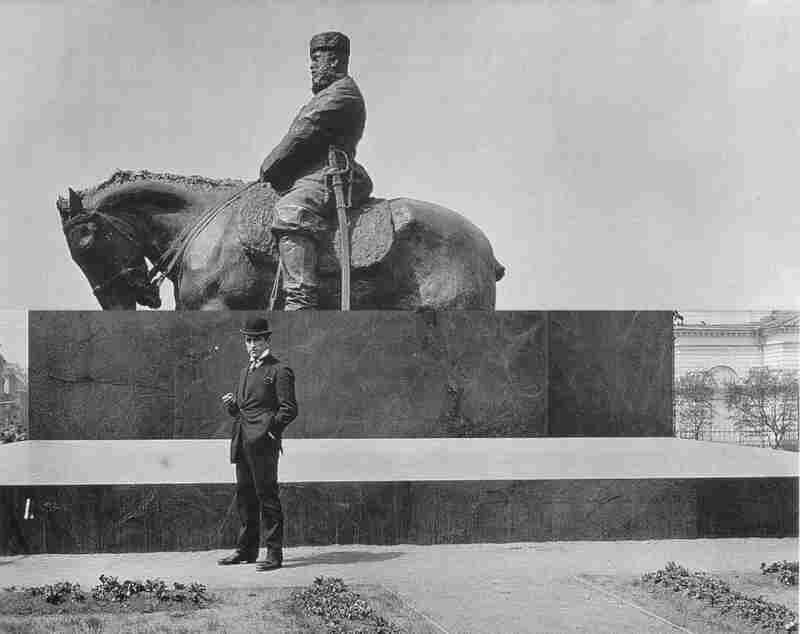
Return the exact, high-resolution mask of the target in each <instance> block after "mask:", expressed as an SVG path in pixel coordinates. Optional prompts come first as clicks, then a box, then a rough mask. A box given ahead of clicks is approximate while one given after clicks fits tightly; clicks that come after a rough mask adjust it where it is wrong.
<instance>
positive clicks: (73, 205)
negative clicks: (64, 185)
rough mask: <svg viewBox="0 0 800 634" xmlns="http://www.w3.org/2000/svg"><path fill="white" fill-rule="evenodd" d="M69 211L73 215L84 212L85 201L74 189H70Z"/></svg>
mask: <svg viewBox="0 0 800 634" xmlns="http://www.w3.org/2000/svg"><path fill="white" fill-rule="evenodd" d="M69 211H70V213H71V214H73V215H74V214H77V213H80V212H82V211H83V199H82V198H81V195H80V194H79V193H78V192H76V191H75V190H74V189H72V187H70V188H69Z"/></svg>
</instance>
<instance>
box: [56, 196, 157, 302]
mask: <svg viewBox="0 0 800 634" xmlns="http://www.w3.org/2000/svg"><path fill="white" fill-rule="evenodd" d="M57 207H58V211H59V214H60V216H61V223H62V228H63V230H64V235H65V237H66V238H67V244H68V246H69V250H70V254H71V255H72V259H73V260H75V263H76V264H77V265H78V266H79V267H80V268H81V270H82V271H83V273H84V275H85V276H86V278H87V280H88V281H89V283H90V284H91V286H92V290H93V291H94V294H95V296H96V297H97V300H98V301H99V302H100V305H101V307H102V308H104V309H106V310H131V309H134V308H136V304H137V302H138V303H140V304H142V305H144V306H150V307H152V308H157V307H158V306H159V305H160V303H161V299H160V297H159V294H158V289H157V288H156V287H154V285H153V284H151V283H150V281H149V279H148V274H147V264H146V262H145V259H144V250H143V244H142V241H141V240H140V239H139V237H138V236H137V232H136V229H135V228H134V227H133V226H132V225H131V224H130V223H127V222H125V221H124V220H122V219H120V218H118V217H115V216H112V215H110V214H106V213H103V212H102V211H100V210H97V209H85V208H84V207H83V200H82V197H81V195H80V194H78V193H77V192H75V191H74V190H72V189H70V190H69V196H68V197H67V198H62V197H59V199H58V202H57Z"/></svg>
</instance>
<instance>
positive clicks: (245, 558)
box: [217, 551, 258, 566]
mask: <svg viewBox="0 0 800 634" xmlns="http://www.w3.org/2000/svg"><path fill="white" fill-rule="evenodd" d="M256 559H258V553H256V554H255V555H246V554H244V553H240V552H238V551H237V552H235V553H233V554H232V555H228V556H227V557H223V558H222V559H220V560H219V561H218V562H217V563H218V564H219V565H220V566H232V565H234V564H252V563H253V562H254V561H255V560H256Z"/></svg>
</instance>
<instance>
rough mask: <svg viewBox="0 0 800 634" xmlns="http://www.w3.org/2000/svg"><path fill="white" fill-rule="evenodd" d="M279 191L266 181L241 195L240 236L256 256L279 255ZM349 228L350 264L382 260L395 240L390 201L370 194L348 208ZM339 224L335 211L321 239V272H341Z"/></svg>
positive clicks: (359, 266) (356, 266) (357, 265)
mask: <svg viewBox="0 0 800 634" xmlns="http://www.w3.org/2000/svg"><path fill="white" fill-rule="evenodd" d="M277 199H278V195H277V194H276V193H275V192H274V191H273V190H272V189H271V188H270V187H269V186H268V185H266V184H261V186H257V187H254V188H252V190H250V191H248V192H247V194H245V196H243V197H242V200H241V205H240V209H239V213H238V214H236V215H237V216H238V227H237V230H238V237H239V242H240V243H241V245H242V248H243V249H244V251H245V252H246V253H247V254H248V256H250V257H251V258H254V259H257V260H262V261H264V260H275V259H277V245H276V244H275V239H274V236H273V235H272V232H271V231H270V229H269V227H270V225H271V223H272V216H273V213H274V207H275V202H276V201H277ZM347 217H348V220H349V225H350V226H349V229H350V266H351V268H352V269H365V268H368V267H370V266H373V265H375V264H377V263H379V262H380V261H381V260H382V259H383V258H384V257H386V255H387V254H388V252H389V250H390V249H391V246H392V243H393V242H394V238H395V235H394V224H393V221H392V208H391V201H389V200H386V199H384V198H369V199H367V200H366V201H365V202H364V204H362V205H361V206H360V207H356V208H353V209H349V210H348V212H347ZM339 251H340V249H339V227H338V222H337V221H336V218H335V214H334V217H333V218H332V219H331V220H330V231H326V232H325V233H324V234H323V235H322V237H321V239H320V252H319V263H318V269H319V272H320V274H322V275H325V274H331V275H333V274H338V271H339V255H340V253H339Z"/></svg>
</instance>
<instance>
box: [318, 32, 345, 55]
mask: <svg viewBox="0 0 800 634" xmlns="http://www.w3.org/2000/svg"><path fill="white" fill-rule="evenodd" d="M308 48H309V49H310V50H309V52H311V53H313V52H314V51H316V50H318V49H325V50H330V51H339V52H340V53H344V54H345V55H348V56H349V55H350V38H348V37H347V36H346V35H345V34H344V33H339V32H338V31H326V32H325V33H317V34H316V35H315V36H314V37H312V38H311V42H309V47H308Z"/></svg>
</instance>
